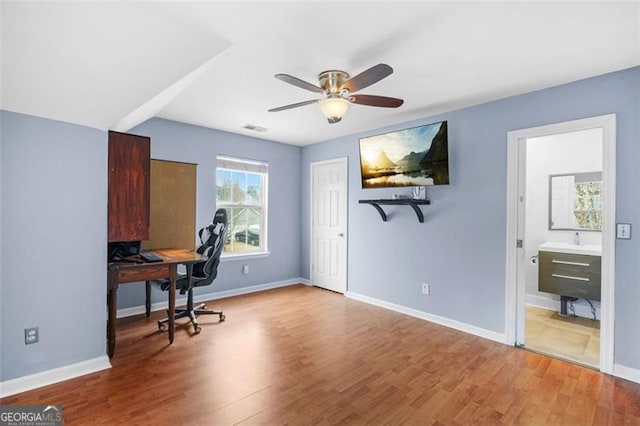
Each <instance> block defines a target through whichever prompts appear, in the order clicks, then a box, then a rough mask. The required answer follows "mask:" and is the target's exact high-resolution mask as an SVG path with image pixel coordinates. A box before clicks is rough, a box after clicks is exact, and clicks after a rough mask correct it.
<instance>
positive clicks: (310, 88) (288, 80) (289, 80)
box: [275, 74, 322, 93]
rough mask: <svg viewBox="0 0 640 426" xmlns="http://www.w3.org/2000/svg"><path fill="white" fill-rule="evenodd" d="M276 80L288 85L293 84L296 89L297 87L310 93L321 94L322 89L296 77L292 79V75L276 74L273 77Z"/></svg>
mask: <svg viewBox="0 0 640 426" xmlns="http://www.w3.org/2000/svg"><path fill="white" fill-rule="evenodd" d="M275 77H276V78H277V79H278V80H282V81H284V82H285V83H289V84H293V85H294V86H296V87H299V88H301V89H305V90H308V91H310V92H317V93H322V89H321V88H320V87H318V86H316V85H315V84H311V83H307V82H306V81H304V80H300V79H299V78H297V77H294V76H292V75H289V74H276V76H275Z"/></svg>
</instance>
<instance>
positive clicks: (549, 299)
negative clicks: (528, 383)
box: [505, 115, 615, 373]
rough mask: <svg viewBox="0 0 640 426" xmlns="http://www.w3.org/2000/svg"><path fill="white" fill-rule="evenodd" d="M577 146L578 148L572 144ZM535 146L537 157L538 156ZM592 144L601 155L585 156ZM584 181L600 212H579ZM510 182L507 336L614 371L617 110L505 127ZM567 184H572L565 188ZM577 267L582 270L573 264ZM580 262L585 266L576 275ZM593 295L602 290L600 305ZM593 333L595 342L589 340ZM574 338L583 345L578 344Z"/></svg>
mask: <svg viewBox="0 0 640 426" xmlns="http://www.w3.org/2000/svg"><path fill="white" fill-rule="evenodd" d="M589 138H591V139H594V138H595V139H597V143H595V142H594V143H595V145H594V144H592V145H591V146H590V147H589V148H588V147H587V144H582V145H579V144H580V143H583V142H584V141H585V140H587V139H589ZM560 141H564V142H563V143H564V145H563V144H562V143H560ZM554 142H555V143H557V145H556V147H557V150H556V151H555V152H553V153H550V152H548V151H547V152H546V153H545V152H544V149H548V146H547V147H545V143H547V144H548V143H554ZM572 144H573V150H574V151H573V152H574V153H575V154H574V155H573V156H571V155H565V156H564V158H565V160H562V161H560V160H559V159H561V157H562V155H561V152H562V150H563V149H566V148H567V147H570V146H572ZM576 147H579V148H580V149H583V150H584V151H575V148H576ZM594 147H595V148H594ZM540 148H543V149H542V151H543V158H542V159H541V161H538V162H537V163H536V161H535V158H536V156H538V157H540V152H538V151H540ZM590 149H591V150H592V151H593V150H594V149H596V150H599V152H597V154H600V155H599V157H600V158H595V159H594V160H591V162H589V161H586V160H585V157H586V155H587V151H588V150H590ZM596 157H598V155H596ZM538 160H540V158H538ZM600 163H601V168H600V170H598V164H600ZM587 169H589V170H587ZM534 172H535V173H534ZM594 172H595V174H594ZM536 173H537V175H536ZM535 179H538V181H539V180H540V179H543V180H544V181H545V183H544V184H543V185H542V186H541V185H540V184H539V182H538V184H536V185H537V189H535V190H532V185H533V182H534V181H535ZM528 181H529V182H528ZM569 181H570V182H569ZM594 182H597V184H594ZM585 185H587V186H589V188H591V189H590V191H591V192H589V194H591V195H590V197H591V198H589V200H588V201H589V203H591V204H589V205H590V206H591V207H593V204H594V203H595V204H597V207H598V209H599V211H598V213H597V216H596V215H595V213H592V212H589V213H588V215H590V216H585V215H586V214H587V213H585V212H584V211H585V210H586V209H585V207H584V205H582V204H580V203H586V201H584V200H582V199H581V198H580V197H579V196H575V197H574V195H573V191H574V189H575V190H576V191H578V189H580V190H581V188H583V187H585ZM507 187H508V188H507V191H508V193H507V274H506V276H507V280H506V295H507V298H506V305H507V306H506V329H505V334H506V337H507V341H508V342H509V343H512V344H515V345H517V346H522V347H525V348H528V349H532V350H536V351H539V352H543V353H546V354H548V355H551V356H556V357H559V358H563V359H566V360H569V361H573V362H578V363H581V364H583V365H588V366H591V367H594V368H599V369H600V370H601V371H603V372H606V373H611V372H612V371H613V311H614V305H613V301H614V300H613V294H614V265H615V249H614V243H615V234H614V228H615V223H614V222H615V116H614V115H607V116H600V117H593V118H588V119H583V120H576V121H571V122H565V123H558V124H552V125H549V126H542V127H536V128H531V129H523V130H518V131H513V132H509V134H508V176H507ZM594 187H597V188H599V191H600V192H599V193H598V194H597V197H595V196H593V192H594V191H593V190H592V189H593V188H594ZM536 191H537V192H538V194H536ZM563 191H564V192H563ZM567 191H570V192H572V194H571V195H570V196H569V195H566V194H567ZM596 192H598V191H596ZM562 194H565V195H562ZM595 198H597V200H595ZM578 207H579V208H578ZM566 209H569V212H568V213H567V214H565V215H564V218H563V216H562V214H560V213H562V212H563V211H564V210H566ZM559 212H560V213H559ZM534 214H535V216H534ZM536 222H537V223H536ZM595 228H598V230H596V229H595ZM585 259H586V260H585ZM553 268H561V269H562V268H564V269H562V270H558V271H556V270H555V269H553ZM576 268H577V269H580V268H583V269H585V271H579V272H575V271H576V270H577V269H576ZM589 268H591V269H589ZM586 269H589V270H586ZM567 271H569V272H567ZM538 272H539V274H538ZM574 272H575V273H574ZM583 272H584V273H585V274H586V275H581V274H583ZM589 274H591V275H589ZM596 286H599V288H597V287H596ZM596 288H597V293H596V290H594V289H596ZM565 293H566V294H565ZM573 296H576V297H573ZM595 299H599V302H600V305H599V306H597V301H596V300H595ZM574 303H575V304H574ZM587 304H588V305H587ZM576 313H578V315H576ZM580 317H584V318H580ZM594 317H595V318H596V319H595V320H594ZM527 319H528V320H529V321H527ZM554 321H558V322H554ZM545 327H546V328H545ZM589 327H592V328H591V329H590V328H589ZM569 331H571V332H572V333H573V332H579V333H582V334H571V333H568V332H569ZM542 337H545V338H546V341H545V339H543V338H542ZM598 340H599V342H598ZM554 342H555V343H554ZM572 342H573V343H572ZM597 343H599V348H598V347H597V346H596V347H595V349H594V344H597ZM545 345H546V346H545ZM553 345H557V347H556V348H555V349H554V348H553V347H552V346H553ZM579 347H582V349H585V351H586V352H585V353H586V355H585V354H584V353H583V354H582V355H580V354H579V353H578V352H580V350H579ZM587 347H588V349H587ZM594 351H595V355H594ZM574 355H575V356H574ZM585 356H586V358H585Z"/></svg>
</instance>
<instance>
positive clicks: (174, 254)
mask: <svg viewBox="0 0 640 426" xmlns="http://www.w3.org/2000/svg"><path fill="white" fill-rule="evenodd" d="M151 252H152V253H155V254H157V255H158V256H160V257H161V258H162V259H163V261H162V262H155V263H129V262H112V263H109V264H108V265H107V306H108V308H109V319H108V322H107V353H108V354H109V358H111V357H113V353H114V352H115V349H116V312H117V309H118V285H119V284H123V283H131V282H140V281H147V288H149V284H148V281H149V280H157V279H165V278H168V279H169V282H170V288H169V343H170V344H171V343H173V335H174V331H175V318H174V315H175V309H176V277H177V272H178V265H186V266H187V276H188V277H189V278H190V277H191V273H192V271H193V264H194V263H198V262H200V261H202V260H203V259H204V257H203V256H202V255H200V254H198V253H196V252H194V251H192V250H187V249H160V250H151ZM147 300H149V297H148V295H147ZM148 312H149V306H147V314H148Z"/></svg>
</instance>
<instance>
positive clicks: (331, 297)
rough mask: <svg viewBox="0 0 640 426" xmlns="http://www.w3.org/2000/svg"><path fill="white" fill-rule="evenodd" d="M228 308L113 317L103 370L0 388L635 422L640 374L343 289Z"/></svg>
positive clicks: (436, 419) (483, 418) (295, 417)
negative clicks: (414, 313) (186, 318)
mask: <svg viewBox="0 0 640 426" xmlns="http://www.w3.org/2000/svg"><path fill="white" fill-rule="evenodd" d="M212 306H215V307H216V308H218V307H220V308H223V309H224V311H225V314H226V316H227V320H226V321H225V322H223V323H217V317H216V316H210V317H202V323H203V327H202V333H201V334H200V335H191V333H192V328H191V327H187V326H184V327H178V329H177V330H176V339H175V342H174V344H173V345H171V346H169V345H168V342H167V338H166V335H165V334H164V333H159V332H156V329H155V322H154V319H157V318H158V317H159V315H160V313H156V314H154V315H152V319H151V320H146V319H145V318H143V317H134V318H127V319H124V320H121V321H120V322H119V324H118V332H119V335H118V344H117V348H116V354H115V356H114V358H113V359H112V364H113V368H111V369H110V370H105V371H102V372H99V373H94V374H90V375H87V376H83V377H80V378H77V379H73V380H69V381H66V382H63V383H58V384H55V385H51V386H47V387H44V388H41V389H37V390H34V391H30V392H26V393H23V394H19V395H15V396H11V397H8V398H4V399H3V400H2V401H0V403H2V404H62V406H63V415H64V421H65V424H67V425H73V424H81V425H87V424H91V425H95V424H109V425H114V424H127V425H129V424H131V425H132V424H138V425H144V424H153V425H175V424H181V425H190V424H193V425H196V424H199V425H232V424H238V423H239V424H295V425H298V424H376V425H378V424H393V425H396V424H403V423H408V424H439V425H445V424H446V425H456V424H459V425H467V424H531V425H549V424H567V425H589V424H597V425H604V424H620V425H621V424H625V425H628V424H632V425H640V385H638V384H634V383H631V382H628V381H625V380H622V379H617V378H614V377H612V376H607V375H604V374H600V373H598V372H596V371H593V370H590V369H587V368H583V367H579V366H576V365H573V364H570V363H567V362H564V361H560V360H556V359H552V358H547V357H544V356H542V355H538V354H535V353H531V352H528V351H524V350H519V349H515V348H513V347H509V346H506V345H502V344H499V343H495V342H492V341H489V340H485V339H481V338H478V337H474V336H471V335H468V334H466V333H462V332H459V331H455V330H452V329H449V328H446V327H442V326H438V325H434V324H431V323H429V322H426V321H423V320H419V319H416V318H412V317H409V316H405V315H402V314H398V313H395V312H391V311H387V310H384V309H381V308H377V307H374V306H371V305H367V304H364V303H361V302H358V301H355V300H351V299H348V298H346V297H343V296H341V295H338V294H335V293H332V292H329V291H325V290H320V289H317V288H312V287H307V286H302V285H300V286H293V287H287V288H282V289H277V290H271V291H267V292H262V293H255V294H250V295H245V296H238V297H234V298H229V299H224V300H218V301H216V302H214V303H212Z"/></svg>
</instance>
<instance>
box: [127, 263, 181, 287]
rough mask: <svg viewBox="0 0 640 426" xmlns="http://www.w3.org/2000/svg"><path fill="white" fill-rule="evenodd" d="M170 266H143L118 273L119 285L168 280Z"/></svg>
mask: <svg viewBox="0 0 640 426" xmlns="http://www.w3.org/2000/svg"><path fill="white" fill-rule="evenodd" d="M170 268H171V265H145V266H136V267H135V268H123V269H121V270H119V271H118V274H119V277H120V278H119V280H120V282H121V283H129V282H134V281H146V280H159V279H163V278H169V271H170Z"/></svg>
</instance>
